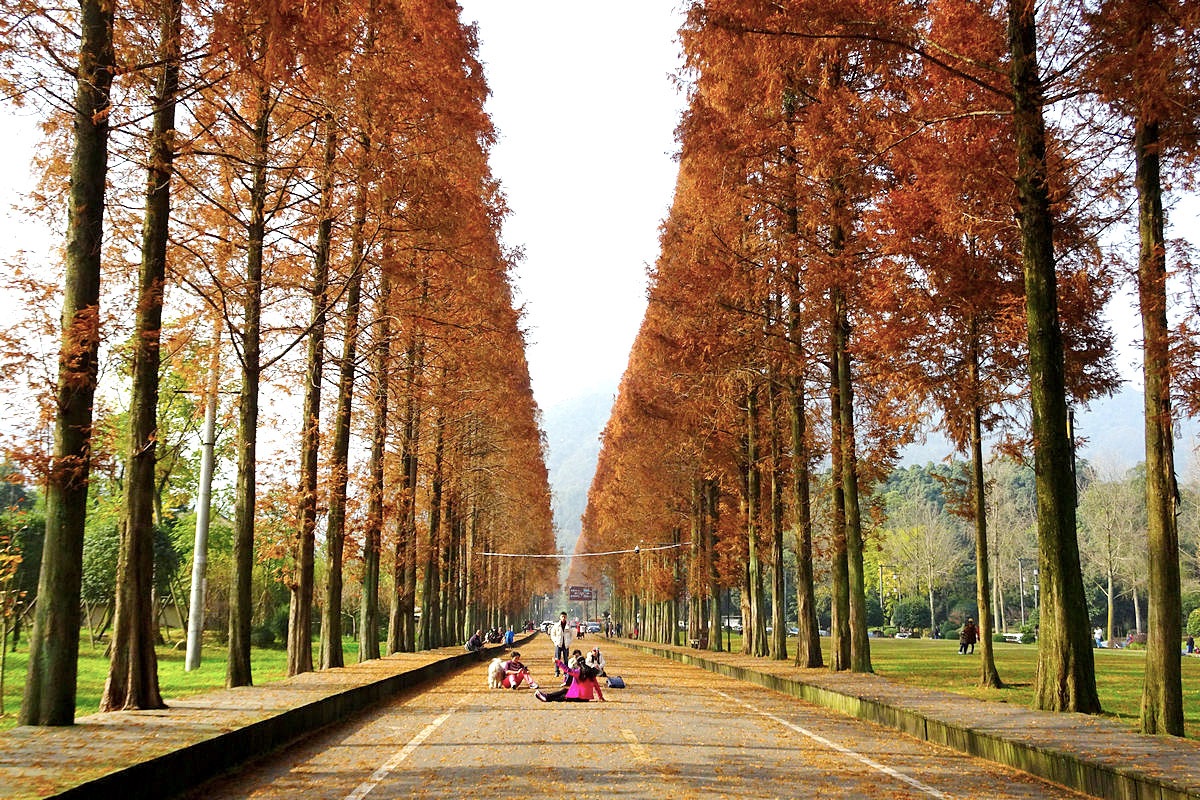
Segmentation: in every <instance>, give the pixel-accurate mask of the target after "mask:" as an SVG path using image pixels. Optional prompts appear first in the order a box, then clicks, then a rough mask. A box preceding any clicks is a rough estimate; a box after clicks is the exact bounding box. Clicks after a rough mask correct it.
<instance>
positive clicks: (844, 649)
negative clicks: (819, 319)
mask: <svg viewBox="0 0 1200 800" xmlns="http://www.w3.org/2000/svg"><path fill="white" fill-rule="evenodd" d="M833 308H834V312H835V313H834V315H833V317H832V319H831V327H832V330H831V331H830V334H831V335H830V358H829V372H830V381H829V420H830V437H829V452H830V454H831V458H830V485H831V488H832V491H831V492H830V494H831V495H832V500H833V510H832V520H831V522H832V529H833V530H832V537H831V538H832V539H833V543H832V544H833V546H832V547H831V548H830V551H831V552H830V579H831V580H832V583H833V589H832V593H833V597H832V602H831V605H830V616H831V617H832V618H831V620H830V634H831V636H832V648H831V653H830V661H829V668H830V669H831V670H834V671H841V670H846V669H850V576H849V566H848V563H847V557H846V495H845V483H844V481H843V480H842V471H843V468H844V465H845V461H844V459H842V458H840V457H839V455H838V454H839V453H841V452H842V448H843V444H842V438H843V432H842V414H841V407H842V401H841V392H842V389H841V380H840V378H839V375H840V374H841V362H840V359H839V358H838V353H837V346H836V344H835V341H836V339H837V335H838V334H837V313H836V309H837V303H836V298H834V303H833Z"/></svg>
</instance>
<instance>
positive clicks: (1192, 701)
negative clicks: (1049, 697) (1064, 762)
mask: <svg viewBox="0 0 1200 800" xmlns="http://www.w3.org/2000/svg"><path fill="white" fill-rule="evenodd" d="M732 645H733V649H734V651H735V652H736V651H737V650H738V649H740V648H741V646H742V637H741V636H738V635H734V636H733V637H732ZM788 647H789V653H790V654H794V652H795V650H794V648H795V642H794V640H792V641H790V642H789V644H788ZM822 647H823V649H824V650H825V654H826V662H828V654H829V640H828V639H823V640H822ZM993 647H994V648H995V656H996V669H997V671H999V673H1000V679H1001V680H1003V681H1004V682H1005V684H1006V685H1007V688H1004V689H981V688H979V687H978V686H977V685H976V684H978V682H979V655H978V651H979V648H978V646H976V648H975V650H976V655H974V656H971V655H966V656H960V655H959V654H958V641H957V640H950V639H872V640H871V664H872V665H873V666H874V667H875V672H876V673H878V674H879V675H882V676H884V677H886V678H890V679H892V680H895V681H899V682H901V683H906V684H909V685H912V686H923V687H927V688H930V689H943V690H945V691H949V692H956V693H958V694H965V695H968V696H970V697H976V698H979V699H980V700H993V701H998V702H1001V703H1018V704H1020V705H1024V706H1031V705H1032V703H1033V676H1034V671H1035V670H1036V669H1037V645H1034V644H1007V643H1006V644H999V643H997V644H994V645H993ZM1092 652H1093V653H1094V654H1095V657H1096V690H1097V692H1099V694H1100V705H1101V706H1102V707H1103V708H1104V712H1105V714H1106V715H1107V716H1110V717H1112V718H1114V719H1117V720H1120V721H1121V722H1124V723H1126V724H1128V725H1129V726H1130V727H1133V728H1136V727H1137V725H1138V719H1139V717H1140V715H1141V705H1142V677H1143V672H1144V671H1145V655H1146V654H1145V651H1140V650H1103V649H1098V650H1093V651H1092ZM1198 689H1200V658H1196V657H1187V656H1184V657H1183V716H1184V726H1185V730H1186V732H1187V736H1188V737H1189V738H1192V739H1198V738H1200V696H1198V693H1197V690H1198Z"/></svg>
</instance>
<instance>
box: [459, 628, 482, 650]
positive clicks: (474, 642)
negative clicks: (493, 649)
mask: <svg viewBox="0 0 1200 800" xmlns="http://www.w3.org/2000/svg"><path fill="white" fill-rule="evenodd" d="M463 646H464V647H466V648H467V652H468V653H474V652H476V651H478V650H482V649H483V631H481V630H478V631H475V633H473V634H471V638H470V639H467V643H466V644H465V645H463Z"/></svg>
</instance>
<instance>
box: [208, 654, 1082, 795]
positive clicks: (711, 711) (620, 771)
mask: <svg viewBox="0 0 1200 800" xmlns="http://www.w3.org/2000/svg"><path fill="white" fill-rule="evenodd" d="M593 641H595V640H592V639H585V640H584V642H583V644H586V645H590V644H591V643H592V642H593ZM604 649H605V657H606V658H607V659H608V671H609V673H611V674H619V675H622V676H623V677H625V678H626V680H627V682H628V684H629V688H627V689H625V690H617V689H613V690H609V691H606V692H605V698H606V699H607V700H608V702H605V703H599V702H592V703H586V704H584V703H540V702H538V701H537V700H535V699H534V697H533V696H532V693H531V692H530V691H529V690H528V689H520V690H515V691H514V690H499V689H496V690H489V689H487V681H486V676H485V671H484V669H485V668H484V666H483V665H478V666H473V667H470V668H468V669H466V670H463V671H461V672H458V673H455V674H453V675H450V676H448V677H446V678H444V679H442V680H441V681H439V682H437V683H435V684H433V685H430V686H427V687H426V688H425V689H424V690H422V691H414V692H410V693H408V694H406V695H403V696H401V697H398V698H396V699H394V700H393V701H392V702H390V703H388V704H387V705H386V706H384V707H381V708H379V709H377V710H374V711H371V712H367V713H364V714H362V715H360V716H358V717H356V718H354V719H352V720H351V721H349V722H346V723H344V724H341V725H338V726H335V727H333V728H330V729H327V730H326V731H323V732H321V733H319V734H317V735H316V736H313V737H311V738H309V739H307V740H305V741H303V742H301V743H299V744H297V745H294V746H292V747H290V748H288V749H286V750H283V751H281V752H279V753H276V754H275V755H273V756H270V757H268V758H266V759H263V760H261V761H258V762H256V763H255V764H253V765H252V766H250V767H249V768H247V769H245V770H243V771H241V772H238V773H236V774H232V775H228V776H225V777H222V778H219V779H217V780H215V781H213V782H210V783H209V784H208V785H206V786H204V787H203V788H202V789H201V790H199V791H197V792H196V793H195V795H194V797H195V798H206V799H207V798H247V797H252V798H261V799H262V800H272V799H273V798H279V799H280V800H283V798H288V800H291V798H305V800H310V799H313V800H315V799H316V798H328V799H329V800H364V798H369V800H388V799H389V798H448V799H452V798H493V797H495V798H554V799H555V800H566V799H568V798H570V799H571V800H592V798H605V799H606V800H611V799H612V798H684V797H687V798H691V797H698V798H704V800H709V799H710V798H732V799H736V800H742V799H743V798H746V799H747V800H749V798H783V797H789V798H790V797H795V798H805V799H806V800H807V799H808V798H813V797H819V798H830V797H870V798H873V800H882V799H883V798H922V799H925V800H927V798H939V797H953V798H989V799H992V798H995V799H1000V798H1078V797H1080V795H1077V794H1075V793H1073V792H1069V791H1067V790H1065V789H1061V788H1059V787H1056V786H1052V785H1050V784H1047V783H1044V782H1042V781H1040V780H1038V779H1036V778H1032V777H1030V776H1028V775H1024V774H1022V773H1019V772H1016V771H1014V770H1010V769H1007V768H1003V767H999V766H996V765H993V764H990V763H988V762H985V761H979V760H977V759H973V758H970V757H968V756H964V755H961V754H959V753H956V752H954V751H951V750H946V749H943V748H939V747H937V746H934V745H930V744H928V743H926V742H921V741H918V740H916V739H911V738H909V737H906V736H904V735H902V734H899V733H897V732H895V731H893V730H891V729H887V728H881V727H878V726H876V725H872V724H870V723H864V722H860V721H858V720H854V719H850V718H847V717H843V716H841V715H839V714H836V713H833V712H831V711H826V710H824V709H821V708H818V707H816V706H812V705H809V704H807V703H804V702H802V701H800V700H796V699H794V698H791V697H788V696H786V695H782V694H778V693H776V692H772V691H770V690H768V689H762V688H759V687H756V686H751V685H749V684H743V683H740V682H737V681H732V680H728V679H725V678H722V677H720V676H717V675H714V674H712V673H710V672H707V671H704V670H701V669H698V668H695V667H687V666H681V665H678V664H675V663H673V662H668V661H665V660H663V659H659V658H656V657H654V656H649V655H644V654H641V653H637V652H634V651H631V650H627V649H624V648H622V647H618V646H615V645H614V646H612V647H609V648H604ZM550 652H551V645H550V640H549V638H546V637H539V638H538V639H537V640H535V642H534V643H532V645H526V646H525V648H524V650H523V653H524V655H525V659H524V660H525V661H526V663H528V664H529V665H530V668H531V669H532V670H533V672H534V675H535V677H536V678H538V679H540V680H541V682H542V685H543V686H545V685H555V684H556V683H557V681H555V680H554V678H553V667H552V665H551V660H550Z"/></svg>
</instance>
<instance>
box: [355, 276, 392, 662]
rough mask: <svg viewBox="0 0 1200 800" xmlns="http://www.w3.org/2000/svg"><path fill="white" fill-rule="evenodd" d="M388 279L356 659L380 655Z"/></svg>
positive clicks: (378, 333) (379, 332) (381, 308)
mask: <svg viewBox="0 0 1200 800" xmlns="http://www.w3.org/2000/svg"><path fill="white" fill-rule="evenodd" d="M390 295H391V281H390V279H389V277H388V272H387V270H386V269H383V270H380V275H379V299H378V301H377V305H378V308H377V309H376V316H375V347H374V352H373V353H372V354H371V362H372V363H371V368H372V370H373V371H374V372H375V398H374V403H373V406H374V413H375V418H374V420H372V422H371V457H370V460H369V461H368V463H367V473H368V475H369V476H370V488H369V491H368V498H369V499H368V501H367V526H366V531H365V532H364V535H363V552H362V558H363V576H362V604H361V605H360V606H359V613H360V615H361V618H360V620H359V626H358V660H359V661H360V662H362V661H367V660H368V659H375V658H379V548H380V543H381V541H382V538H383V488H384V487H383V457H384V443H385V442H386V441H387V416H388V375H387V373H388V362H389V361H390V355H391V338H392V331H391V324H390V319H391V318H390V317H389V311H390V309H389V308H388V303H389V297H390Z"/></svg>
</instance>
